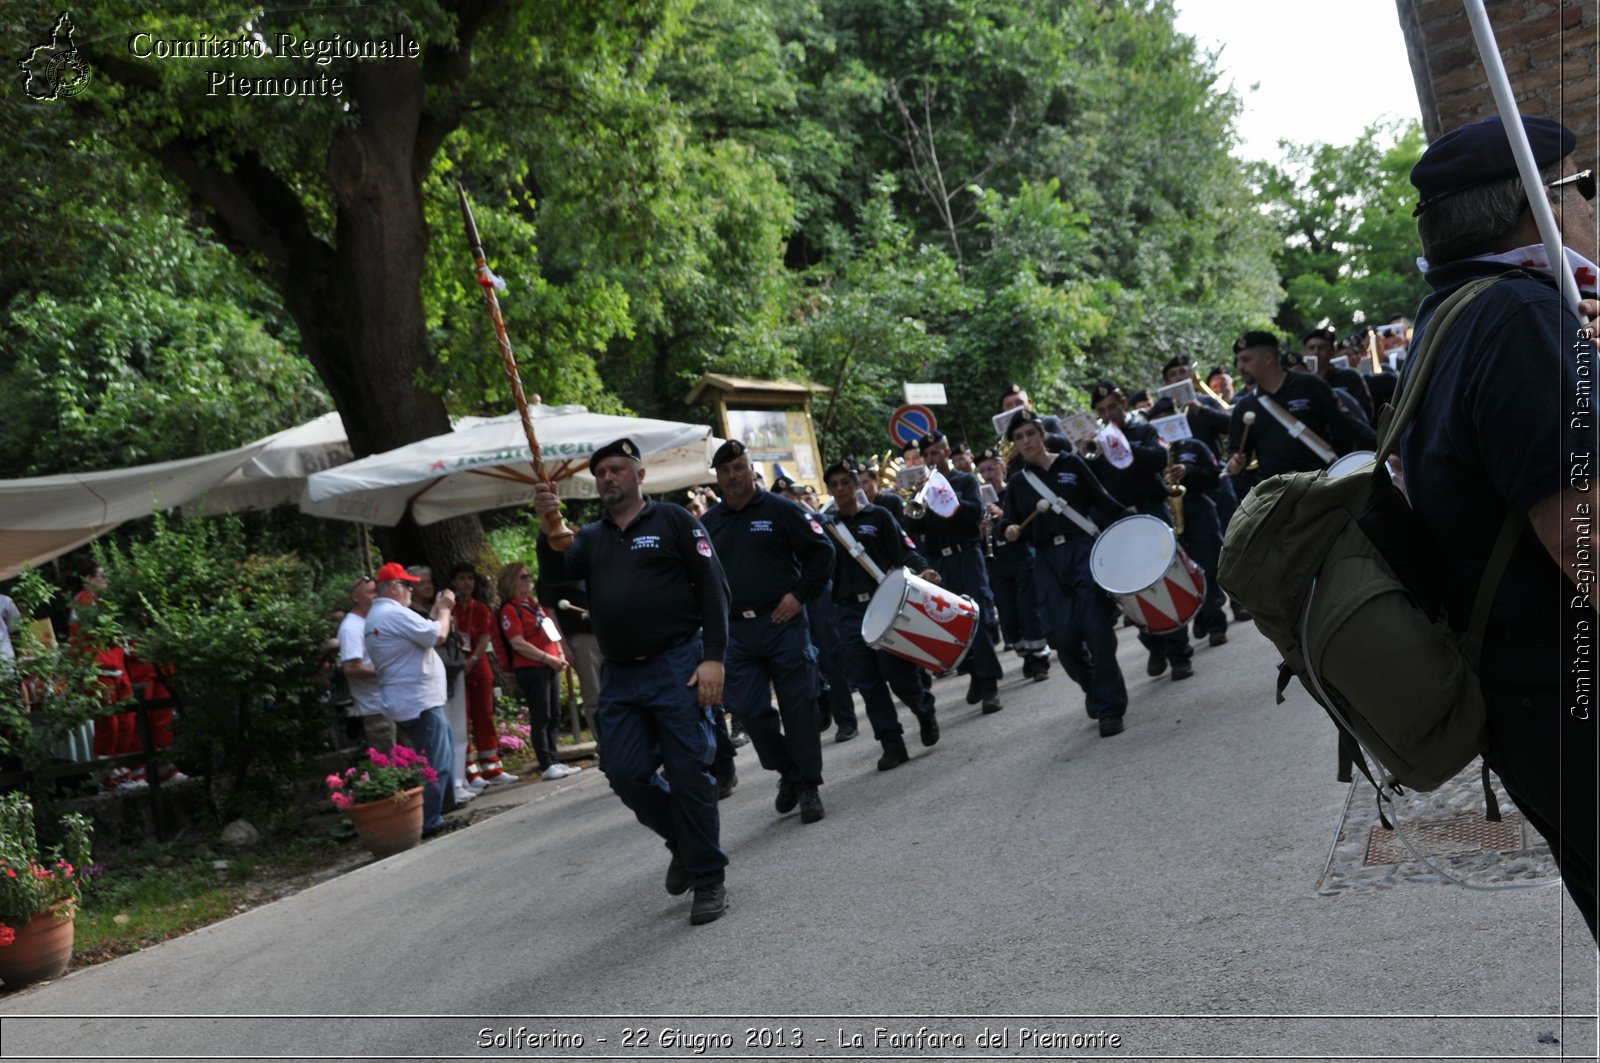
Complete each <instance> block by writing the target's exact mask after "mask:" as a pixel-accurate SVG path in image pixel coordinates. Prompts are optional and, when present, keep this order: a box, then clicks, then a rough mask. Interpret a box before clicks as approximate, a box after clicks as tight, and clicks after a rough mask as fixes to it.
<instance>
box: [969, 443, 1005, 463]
mask: <svg viewBox="0 0 1600 1063" xmlns="http://www.w3.org/2000/svg"><path fill="white" fill-rule="evenodd" d="M972 460H973V463H974V464H977V465H982V464H983V463H984V462H986V461H999V460H1000V452H999V451H998V450H996V449H995V448H994V447H984V448H983V449H982V450H980V451H978V452H977V453H976V454H974V455H973V456H972Z"/></svg>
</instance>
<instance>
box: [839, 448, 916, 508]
mask: <svg viewBox="0 0 1600 1063" xmlns="http://www.w3.org/2000/svg"><path fill="white" fill-rule="evenodd" d="M824 486H826V485H824ZM861 490H863V491H865V492H866V495H867V501H868V502H871V503H872V504H873V505H875V506H877V507H878V508H879V509H887V510H888V511H889V514H890V515H891V516H892V517H894V519H895V520H896V521H900V522H904V521H905V519H906V500H905V499H903V498H901V497H900V496H899V495H897V494H895V493H894V492H893V491H885V490H883V489H882V488H881V487H880V486H879V485H878V463H877V462H876V461H874V460H873V459H872V458H868V459H867V460H866V461H865V462H863V463H862V465H861Z"/></svg>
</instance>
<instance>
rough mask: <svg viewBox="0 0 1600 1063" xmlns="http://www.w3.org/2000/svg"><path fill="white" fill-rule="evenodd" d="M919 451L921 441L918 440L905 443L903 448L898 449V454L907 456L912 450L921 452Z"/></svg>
mask: <svg viewBox="0 0 1600 1063" xmlns="http://www.w3.org/2000/svg"><path fill="white" fill-rule="evenodd" d="M921 449H922V440H920V439H918V440H914V441H912V442H910V443H907V444H906V445H905V446H903V447H901V448H900V453H901V454H909V453H911V452H912V451H913V450H921Z"/></svg>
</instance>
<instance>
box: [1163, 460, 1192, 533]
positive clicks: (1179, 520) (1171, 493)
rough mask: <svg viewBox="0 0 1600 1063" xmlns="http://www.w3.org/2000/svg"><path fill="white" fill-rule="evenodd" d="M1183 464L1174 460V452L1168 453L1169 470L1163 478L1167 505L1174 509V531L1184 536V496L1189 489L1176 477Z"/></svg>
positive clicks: (1164, 473) (1167, 469)
mask: <svg viewBox="0 0 1600 1063" xmlns="http://www.w3.org/2000/svg"><path fill="white" fill-rule="evenodd" d="M1182 467H1183V466H1182V463H1181V462H1178V461H1176V460H1174V459H1173V456H1172V451H1171V450H1170V449H1169V450H1168V451H1167V468H1166V470H1165V471H1164V472H1163V473H1162V474H1161V478H1162V479H1163V480H1164V481H1165V482H1166V485H1167V505H1169V506H1171V507H1172V530H1173V531H1174V532H1176V533H1177V534H1179V535H1182V534H1183V496H1184V495H1186V494H1188V493H1189V489H1188V488H1187V487H1185V486H1184V485H1183V484H1181V483H1179V482H1178V481H1177V479H1176V478H1175V477H1174V473H1175V472H1176V470H1178V469H1180V468H1182Z"/></svg>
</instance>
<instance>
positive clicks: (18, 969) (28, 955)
mask: <svg viewBox="0 0 1600 1063" xmlns="http://www.w3.org/2000/svg"><path fill="white" fill-rule="evenodd" d="M61 829H62V833H63V841H62V844H60V845H57V846H54V847H52V848H51V849H49V850H48V851H41V850H40V849H39V840H38V837H37V835H36V834H35V833H34V826H33V803H32V802H30V801H29V800H28V798H27V796H26V795H25V794H22V793H10V794H6V795H4V796H0V982H4V983H5V987H6V988H7V989H20V988H22V987H23V986H25V985H29V984H31V983H33V982H38V981H41V980H43V979H46V978H55V977H58V976H59V975H61V974H62V973H63V972H64V971H66V969H67V964H69V963H70V962H71V961H72V932H73V919H74V918H75V917H76V916H77V913H78V901H79V899H80V898H81V897H82V895H83V889H82V878H81V876H80V874H79V869H80V868H84V867H87V866H88V863H89V820H88V818H87V817H85V816H82V815H79V814H78V813H76V812H74V813H71V814H69V815H66V816H63V817H62V819H61Z"/></svg>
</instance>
